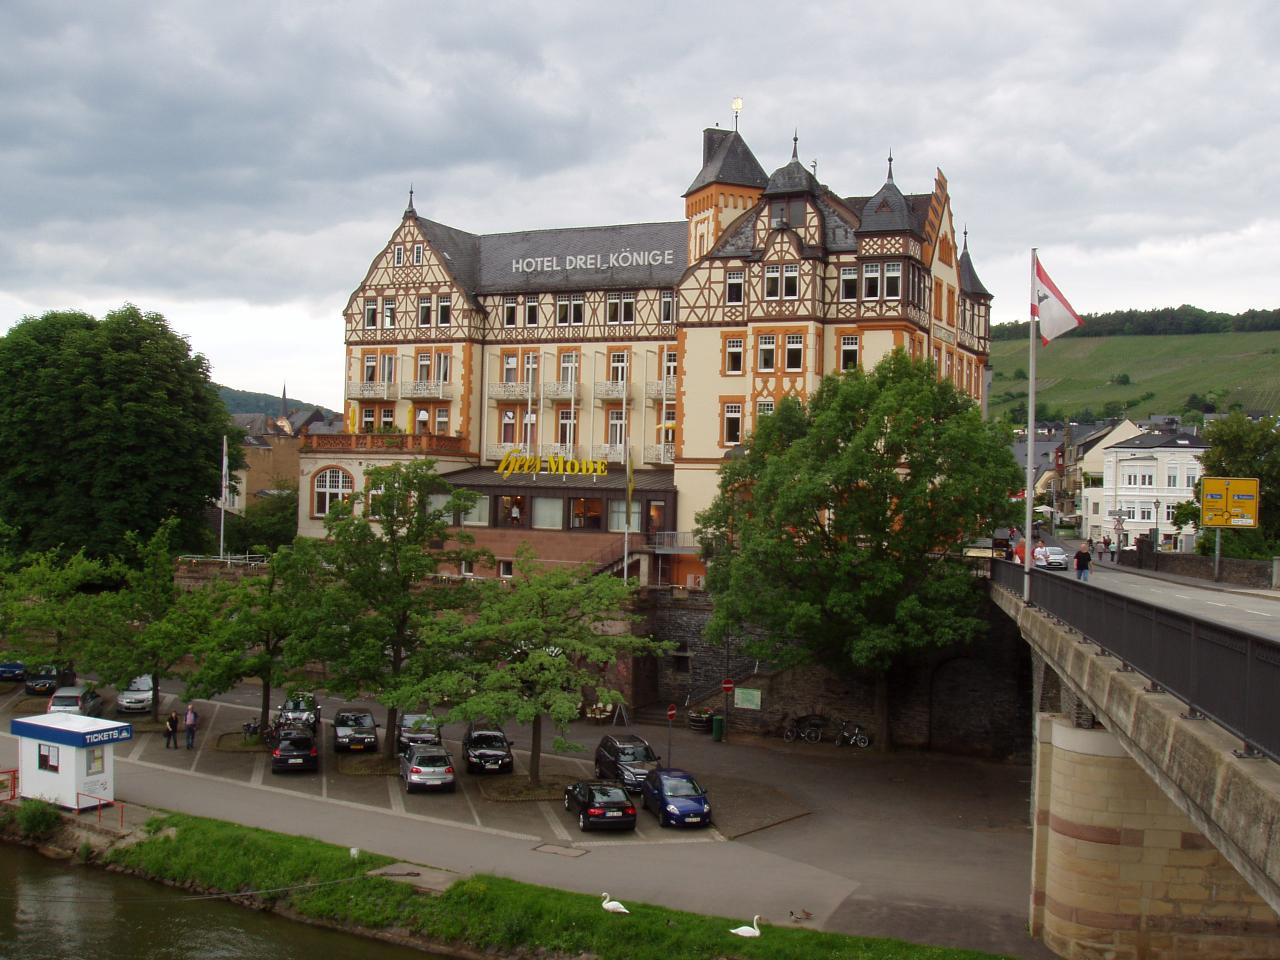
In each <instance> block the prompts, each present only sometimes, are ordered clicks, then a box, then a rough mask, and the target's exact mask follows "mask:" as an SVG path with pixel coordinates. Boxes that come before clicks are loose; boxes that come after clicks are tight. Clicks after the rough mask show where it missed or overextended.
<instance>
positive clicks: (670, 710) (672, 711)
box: [667, 703, 676, 720]
mask: <svg viewBox="0 0 1280 960" xmlns="http://www.w3.org/2000/svg"><path fill="white" fill-rule="evenodd" d="M675 718H676V705H675V704H674V703H673V704H671V705H670V706H669V707H667V719H668V720H674V719H675Z"/></svg>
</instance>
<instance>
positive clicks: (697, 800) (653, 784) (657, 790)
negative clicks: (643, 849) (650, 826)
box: [640, 768, 711, 827]
mask: <svg viewBox="0 0 1280 960" xmlns="http://www.w3.org/2000/svg"><path fill="white" fill-rule="evenodd" d="M640 797H641V801H642V802H643V803H644V805H645V807H646V808H647V809H649V810H652V811H653V815H654V816H655V817H657V818H658V825H659V826H662V827H670V826H675V825H679V826H697V825H700V826H710V825H711V801H710V800H709V799H708V798H707V791H705V790H703V789H702V787H701V786H700V785H699V784H698V781H697V780H695V779H694V778H693V774H691V773H687V772H686V771H684V770H676V769H674V768H667V769H659V770H653V771H651V772H650V773H649V775H648V776H647V777H645V778H644V786H643V787H642V788H641V790H640Z"/></svg>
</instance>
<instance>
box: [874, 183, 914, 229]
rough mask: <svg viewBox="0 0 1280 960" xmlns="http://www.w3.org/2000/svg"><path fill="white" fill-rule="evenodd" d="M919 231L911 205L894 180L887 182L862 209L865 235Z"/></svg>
mask: <svg viewBox="0 0 1280 960" xmlns="http://www.w3.org/2000/svg"><path fill="white" fill-rule="evenodd" d="M917 229H918V227H917V226H916V217H915V216H914V215H913V213H912V210H911V205H910V204H909V203H907V198H906V197H905V196H903V194H902V191H901V190H899V189H898V185H897V184H895V183H894V182H893V181H892V180H886V181H885V184H884V186H883V187H881V188H880V190H879V191H878V192H877V193H876V195H875V196H874V197H872V198H871V199H870V200H868V201H867V203H866V206H865V207H863V208H862V231H863V232H864V233H879V232H881V231H898V230H917Z"/></svg>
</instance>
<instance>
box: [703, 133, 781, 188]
mask: <svg viewBox="0 0 1280 960" xmlns="http://www.w3.org/2000/svg"><path fill="white" fill-rule="evenodd" d="M768 182H769V178H768V177H766V176H765V173H764V167H762V166H760V161H759V160H757V159H756V157H755V154H753V153H752V152H751V148H750V147H748V146H747V142H746V141H745V140H743V139H742V137H740V136H739V135H738V131H737V130H721V129H720V128H719V127H708V128H707V129H706V130H703V131H702V169H701V170H699V171H698V175H697V176H696V177H694V178H693V183H691V184H689V189H688V190H686V191H685V192H684V194H683V196H686V197H687V196H689V194H691V193H694V192H695V191H697V190H701V189H702V188H703V187H705V186H707V185H708V184H712V183H724V184H733V185H736V186H741V187H763V186H764V185H765V184H766V183H768Z"/></svg>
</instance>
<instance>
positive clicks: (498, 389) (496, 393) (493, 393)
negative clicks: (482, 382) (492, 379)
mask: <svg viewBox="0 0 1280 960" xmlns="http://www.w3.org/2000/svg"><path fill="white" fill-rule="evenodd" d="M532 394H533V384H531V383H529V382H528V381H527V380H520V381H517V382H516V383H503V382H501V381H499V382H498V383H491V384H489V399H490V400H528V399H529V397H530V396H532Z"/></svg>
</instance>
